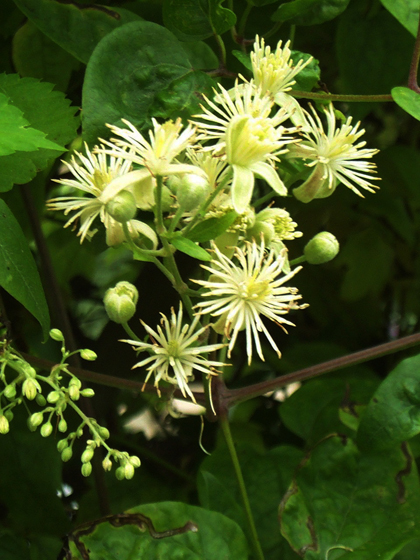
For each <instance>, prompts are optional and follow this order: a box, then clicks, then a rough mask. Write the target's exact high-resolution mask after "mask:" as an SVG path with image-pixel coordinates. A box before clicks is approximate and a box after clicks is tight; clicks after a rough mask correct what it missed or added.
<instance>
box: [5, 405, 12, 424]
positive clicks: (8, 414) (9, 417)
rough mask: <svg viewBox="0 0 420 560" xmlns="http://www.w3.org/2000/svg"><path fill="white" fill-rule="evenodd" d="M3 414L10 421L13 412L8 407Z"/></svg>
mask: <svg viewBox="0 0 420 560" xmlns="http://www.w3.org/2000/svg"><path fill="white" fill-rule="evenodd" d="M4 415H5V416H6V418H7V419H8V420H9V422H11V421H12V420H13V416H14V414H13V412H12V411H11V409H10V408H9V409H8V410H6V411H5V412H4Z"/></svg>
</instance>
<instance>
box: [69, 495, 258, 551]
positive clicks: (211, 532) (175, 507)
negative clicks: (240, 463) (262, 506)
mask: <svg viewBox="0 0 420 560" xmlns="http://www.w3.org/2000/svg"><path fill="white" fill-rule="evenodd" d="M130 513H141V514H143V515H145V516H147V517H149V518H150V520H151V521H152V523H153V525H154V527H155V529H156V530H157V531H167V530H169V529H174V528H177V527H181V526H183V525H184V524H185V523H187V522H188V521H191V522H193V523H195V524H196V525H197V526H198V532H191V531H189V532H186V533H184V534H180V535H175V536H172V537H166V538H160V539H156V538H152V537H151V536H150V534H149V532H148V531H147V530H146V531H145V532H140V531H139V530H138V528H137V527H135V526H132V525H123V526H122V527H116V526H112V525H111V524H110V523H108V522H103V523H100V524H99V525H97V526H96V527H93V530H92V532H91V533H88V534H82V535H81V536H79V537H78V538H79V539H80V542H81V543H83V544H84V546H85V548H86V549H87V550H89V560H103V559H105V558H106V560H120V559H123V558H124V559H125V558H127V559H128V558H130V557H131V556H132V555H133V551H135V552H134V554H135V557H136V558H139V559H140V558H145V559H146V558H147V560H160V559H162V558H168V559H169V558H171V559H174V560H175V559H178V558H179V559H181V558H182V560H221V559H222V558H223V559H224V558H226V559H229V560H246V559H247V558H248V550H247V544H246V540H245V536H244V534H243V532H242V531H241V529H240V528H239V527H238V526H237V525H236V523H234V522H233V521H232V520H230V519H228V518H227V517H225V516H223V515H221V514H220V513H216V512H214V511H207V510H205V509H202V508H199V507H196V506H190V505H187V504H183V503H180V502H160V503H157V504H147V505H143V506H138V507H136V508H133V509H131V510H130ZM71 544H72V546H71V556H70V557H69V558H71V559H72V560H82V556H81V554H80V553H79V552H78V551H77V549H76V547H75V545H74V543H71Z"/></svg>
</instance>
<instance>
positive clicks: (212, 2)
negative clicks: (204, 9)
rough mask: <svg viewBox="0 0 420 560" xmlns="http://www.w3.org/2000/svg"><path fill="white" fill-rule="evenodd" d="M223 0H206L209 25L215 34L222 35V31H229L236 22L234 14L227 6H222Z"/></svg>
mask: <svg viewBox="0 0 420 560" xmlns="http://www.w3.org/2000/svg"><path fill="white" fill-rule="evenodd" d="M224 1H225V0H208V3H209V8H210V12H209V13H210V21H211V25H212V27H213V31H214V33H216V34H217V35H223V33H225V32H226V31H229V29H231V28H232V27H233V26H234V25H235V23H236V16H235V14H234V13H233V12H232V11H231V10H229V9H228V8H224V7H223V6H222V4H223V3H224Z"/></svg>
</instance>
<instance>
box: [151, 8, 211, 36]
mask: <svg viewBox="0 0 420 560" xmlns="http://www.w3.org/2000/svg"><path fill="white" fill-rule="evenodd" d="M162 13H163V22H164V24H165V27H167V28H168V29H169V31H172V33H173V34H174V35H175V36H176V37H177V38H178V39H179V40H180V41H200V40H202V39H207V38H208V37H211V36H212V35H213V29H212V27H211V22H210V18H209V6H208V2H206V1H204V2H203V1H202V0H164V2H163V10H162Z"/></svg>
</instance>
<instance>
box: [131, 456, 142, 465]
mask: <svg viewBox="0 0 420 560" xmlns="http://www.w3.org/2000/svg"><path fill="white" fill-rule="evenodd" d="M128 460H129V461H130V463H131V464H132V465H133V467H139V466H140V464H141V463H140V459H139V458H138V457H137V456H136V455H132V456H131V457H130V458H129V459H128Z"/></svg>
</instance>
